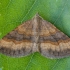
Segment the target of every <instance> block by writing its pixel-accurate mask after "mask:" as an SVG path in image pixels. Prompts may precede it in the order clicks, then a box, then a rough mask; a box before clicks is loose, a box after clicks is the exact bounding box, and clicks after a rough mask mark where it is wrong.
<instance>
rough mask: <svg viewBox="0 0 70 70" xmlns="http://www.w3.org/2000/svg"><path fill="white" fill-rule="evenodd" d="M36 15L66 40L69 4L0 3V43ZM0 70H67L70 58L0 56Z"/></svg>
mask: <svg viewBox="0 0 70 70" xmlns="http://www.w3.org/2000/svg"><path fill="white" fill-rule="evenodd" d="M37 12H38V13H39V14H40V15H41V16H42V17H43V18H44V19H45V20H47V21H49V22H51V23H52V24H54V25H55V26H56V27H57V28H58V29H60V30H61V31H62V32H64V33H65V34H66V35H68V36H70V0H0V39H1V38H2V37H3V36H5V35H6V34H7V33H9V32H10V31H11V30H13V29H14V28H15V27H17V26H18V25H20V24H21V23H22V22H24V21H26V20H29V19H31V18H32V17H33V16H34V15H35V14H36V13H37ZM0 70H70V57H67V58H62V59H49V58H45V57H43V56H41V54H40V53H34V54H31V55H29V56H26V57H21V58H12V57H9V56H5V55H3V54H0Z"/></svg>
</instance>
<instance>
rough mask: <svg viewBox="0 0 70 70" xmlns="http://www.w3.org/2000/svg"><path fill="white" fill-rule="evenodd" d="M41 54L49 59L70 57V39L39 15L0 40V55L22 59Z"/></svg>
mask: <svg viewBox="0 0 70 70" xmlns="http://www.w3.org/2000/svg"><path fill="white" fill-rule="evenodd" d="M34 52H40V53H41V54H42V55H43V56H45V57H49V58H63V57H66V56H69V55H70V38H69V37H68V36H67V35H65V34H64V33H63V32H61V31H60V30H58V29H57V28H56V27H55V26H54V25H52V24H51V23H50V22H48V21H46V20H44V19H43V18H41V17H40V16H39V15H38V14H36V15H35V17H34V18H32V19H31V20H29V21H26V22H24V23H23V24H21V25H20V26H18V27H17V28H16V29H14V30H13V31H11V32H10V33H8V34H7V35H6V36H4V37H3V38H2V39H1V40H0V53H3V54H6V55H9V56H13V57H18V56H19V57H20V56H26V55H29V54H30V53H34Z"/></svg>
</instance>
